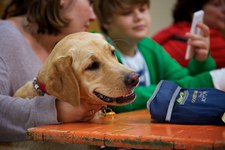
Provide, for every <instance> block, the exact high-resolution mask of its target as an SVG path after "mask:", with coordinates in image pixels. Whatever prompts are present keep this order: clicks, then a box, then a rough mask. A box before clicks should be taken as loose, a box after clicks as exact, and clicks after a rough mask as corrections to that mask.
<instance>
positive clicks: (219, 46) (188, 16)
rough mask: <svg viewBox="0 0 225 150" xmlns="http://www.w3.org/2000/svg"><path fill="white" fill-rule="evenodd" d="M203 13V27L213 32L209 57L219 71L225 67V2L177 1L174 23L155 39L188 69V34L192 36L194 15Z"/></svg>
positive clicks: (218, 0)
mask: <svg viewBox="0 0 225 150" xmlns="http://www.w3.org/2000/svg"><path fill="white" fill-rule="evenodd" d="M187 6H188V7H187ZM201 9H202V10H203V11H204V14H205V15H204V23H205V24H206V25H208V26H209V28H210V50H211V51H210V55H211V56H212V57H213V58H214V59H215V61H216V64H217V68H223V67H225V59H224V57H225V35H224V34H223V33H224V30H225V2H224V0H198V1H196V0H177V2H176V4H175V7H174V10H173V19H174V23H173V24H172V25H170V26H169V27H166V28H165V29H162V30H161V31H159V32H158V33H156V34H155V35H153V36H152V38H153V39H154V40H155V41H156V42H158V43H159V44H160V45H162V46H163V47H164V49H165V50H166V51H167V52H168V53H169V54H170V55H171V56H172V57H173V58H175V59H176V60H177V61H178V62H179V63H180V64H181V65H182V66H184V67H186V66H187V65H188V62H189V60H185V59H184V58H185V52H186V48H187V37H186V36H185V33H186V32H190V28H191V22H192V15H193V13H194V12H195V11H198V10H201Z"/></svg>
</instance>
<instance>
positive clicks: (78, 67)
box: [14, 32, 139, 106]
mask: <svg viewBox="0 0 225 150" xmlns="http://www.w3.org/2000/svg"><path fill="white" fill-rule="evenodd" d="M114 53H115V48H114V47H113V46H112V45H110V44H108V42H107V41H106V40H105V39H104V38H103V37H102V35H100V34H98V33H88V32H81V33H75V34H71V35H68V36H66V37H65V38H64V39H62V40H61V41H60V42H58V43H57V44H56V46H55V47H54V49H53V51H52V52H51V54H50V55H49V57H48V58H47V60H46V61H45V63H44V64H43V66H42V67H41V69H40V71H39V73H38V76H37V79H35V80H34V81H33V82H32V81H30V82H28V83H27V84H25V85H24V86H23V87H21V88H20V89H19V90H18V91H17V92H16V93H15V95H14V96H16V97H23V98H31V97H34V96H37V95H44V94H45V93H47V94H49V95H53V96H55V97H56V98H57V99H59V100H63V101H66V102H68V103H70V104H72V105H73V106H79V105H80V99H82V100H86V101H91V103H93V104H100V105H123V104H127V103H130V102H132V101H133V100H134V99H135V93H134V91H133V89H134V87H136V86H137V84H138V83H139V75H138V74H137V73H135V72H134V71H132V70H131V69H129V68H128V67H126V66H124V65H122V64H120V63H119V62H118V60H117V58H116V56H115V54H114Z"/></svg>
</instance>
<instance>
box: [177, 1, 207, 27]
mask: <svg viewBox="0 0 225 150" xmlns="http://www.w3.org/2000/svg"><path fill="white" fill-rule="evenodd" d="M207 2H209V0H177V2H176V4H175V7H174V9H173V22H174V23H176V22H180V21H188V22H191V21H192V16H193V13H194V12H195V11H198V10H201V9H202V7H203V6H204V5H205V4H206V3H207Z"/></svg>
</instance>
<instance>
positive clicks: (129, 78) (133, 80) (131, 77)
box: [124, 72, 139, 88]
mask: <svg viewBox="0 0 225 150" xmlns="http://www.w3.org/2000/svg"><path fill="white" fill-rule="evenodd" d="M124 83H125V85H126V86H127V87H130V88H134V87H135V86H137V84H138V83H139V74H138V73H135V72H133V73H129V74H127V75H126V76H125V78H124Z"/></svg>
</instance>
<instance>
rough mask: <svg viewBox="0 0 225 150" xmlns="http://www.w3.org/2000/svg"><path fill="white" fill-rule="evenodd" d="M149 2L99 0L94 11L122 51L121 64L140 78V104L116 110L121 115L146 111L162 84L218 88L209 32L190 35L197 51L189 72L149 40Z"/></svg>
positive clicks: (142, 0) (109, 37)
mask: <svg viewBox="0 0 225 150" xmlns="http://www.w3.org/2000/svg"><path fill="white" fill-rule="evenodd" d="M149 7H150V1H149V0H112V1H106V0H96V1H95V3H94V11H95V13H96V16H97V18H98V20H99V23H100V27H101V29H102V31H103V33H104V34H105V35H107V38H108V39H109V40H111V43H113V45H114V46H115V47H116V48H117V49H118V51H117V52H116V55H117V57H118V60H119V61H120V62H121V63H123V64H125V65H127V66H129V67H130V68H132V69H134V70H135V71H137V72H138V73H139V74H140V85H139V86H138V87H137V88H136V89H135V92H136V95H137V97H136V100H135V101H134V102H133V103H131V104H128V105H125V106H119V107H112V108H113V110H114V111H115V112H117V113H120V112H126V111H132V110H138V109H144V108H146V102H147V100H148V99H149V98H150V97H151V96H152V94H153V92H154V90H155V87H156V85H157V84H158V83H159V81H160V80H171V81H174V82H176V83H178V84H179V85H180V86H182V87H187V88H191V87H214V84H213V80H212V77H211V75H210V72H209V70H212V69H214V68H215V67H216V65H215V62H214V60H213V59H212V58H211V57H210V56H209V55H208V53H209V29H208V27H207V26H206V25H204V24H202V23H200V24H198V27H199V28H200V29H201V30H202V35H201V36H199V35H194V34H189V33H188V34H187V37H188V38H189V39H190V41H189V43H190V44H191V45H192V46H194V47H195V55H194V58H192V60H191V61H190V63H189V66H188V68H183V67H181V66H180V65H179V64H178V63H177V62H176V61H175V60H174V59H172V58H171V57H170V56H169V55H168V54H167V53H166V52H165V51H164V50H163V48H162V47H161V46H160V45H158V44H156V42H154V41H153V40H151V39H150V38H149V37H148V34H149V30H150V28H149V27H150V24H151V16H150V12H149V11H150V10H149Z"/></svg>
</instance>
